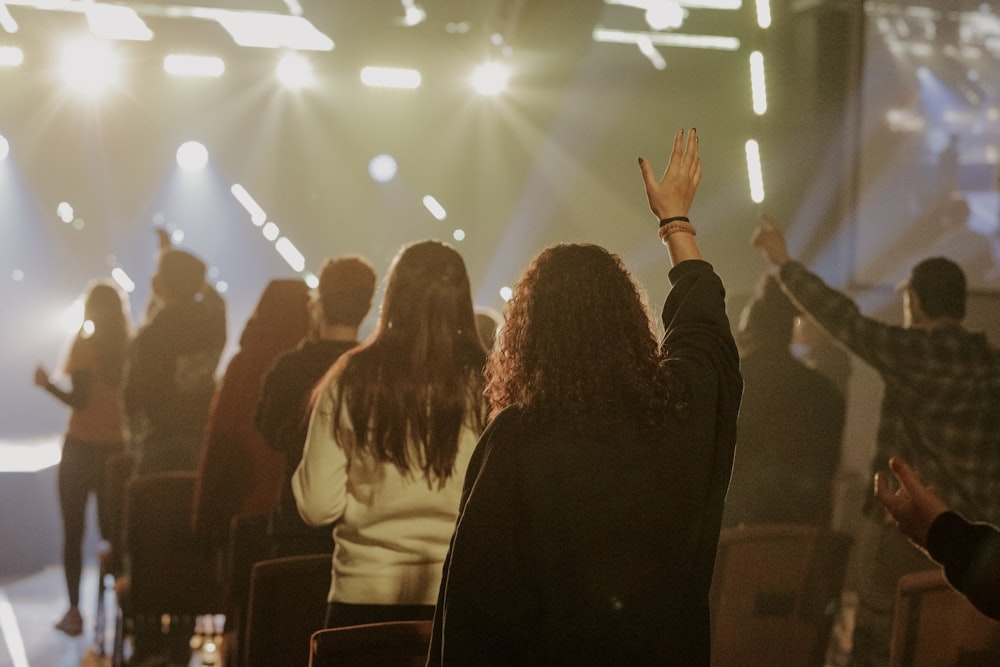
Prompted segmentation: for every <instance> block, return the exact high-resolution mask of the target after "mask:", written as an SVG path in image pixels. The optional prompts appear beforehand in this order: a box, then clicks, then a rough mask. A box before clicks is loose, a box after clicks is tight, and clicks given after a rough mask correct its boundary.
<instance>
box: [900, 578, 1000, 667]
mask: <svg viewBox="0 0 1000 667" xmlns="http://www.w3.org/2000/svg"><path fill="white" fill-rule="evenodd" d="M889 665H890V667H904V666H906V667H925V666H926V667H930V666H932V665H958V666H960V667H977V666H980V665H982V666H984V667H985V666H986V665H991V666H995V665H1000V622H997V621H994V620H993V619H991V618H989V617H987V616H984V615H983V614H982V613H980V612H979V611H978V610H977V609H976V608H975V607H973V606H972V604H970V603H969V601H968V600H966V599H965V598H964V597H963V596H962V594H961V593H959V592H958V591H956V590H955V589H953V588H952V587H951V586H949V585H948V582H947V580H946V579H945V577H944V574H943V573H942V571H941V569H940V568H935V569H932V570H927V571H924V572H916V573H914V574H907V575H905V576H903V577H901V578H900V580H899V587H898V588H897V589H896V608H895V612H894V615H893V627H892V643H891V644H890V650H889Z"/></svg>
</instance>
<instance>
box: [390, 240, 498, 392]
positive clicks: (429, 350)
mask: <svg viewBox="0 0 1000 667" xmlns="http://www.w3.org/2000/svg"><path fill="white" fill-rule="evenodd" d="M377 338H378V339H381V340H383V341H384V342H385V343H386V344H387V345H390V346H392V347H394V348H397V351H399V350H406V351H407V353H408V356H409V357H410V365H411V368H415V367H416V366H421V365H424V366H426V367H425V369H424V370H425V371H428V372H432V373H433V371H434V370H435V365H436V364H439V363H444V364H445V365H446V366H451V365H453V363H454V358H453V357H454V350H455V349H456V347H466V346H468V344H469V343H470V342H471V343H474V345H475V346H476V347H477V348H480V349H481V347H482V346H481V345H480V344H479V339H478V334H477V331H476V323H475V319H474V317H473V312H472V290H471V288H470V286H469V275H468V273H467V272H466V269H465V262H464V261H463V260H462V256H461V255H459V254H458V252H456V251H455V249H454V248H452V247H451V246H449V245H447V244H445V243H442V242H440V241H420V242H417V243H413V244H411V245H409V246H406V247H404V248H403V249H402V250H401V251H400V253H399V254H398V255H397V256H396V258H395V260H393V263H392V267H391V268H390V269H389V278H388V281H387V282H386V288H385V299H384V301H383V302H382V313H381V317H380V319H379V327H378V332H377ZM442 355H445V356H446V357H447V358H441V356H442Z"/></svg>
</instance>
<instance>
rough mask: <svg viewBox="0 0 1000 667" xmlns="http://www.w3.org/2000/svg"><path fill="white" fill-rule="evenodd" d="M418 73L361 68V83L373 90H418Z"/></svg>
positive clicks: (419, 78)
mask: <svg viewBox="0 0 1000 667" xmlns="http://www.w3.org/2000/svg"><path fill="white" fill-rule="evenodd" d="M420 80H421V77H420V72H418V71H417V70H415V69H405V68H401V67H363V68H361V83H363V84H365V85H366V86H371V87H373V88H419V87H420Z"/></svg>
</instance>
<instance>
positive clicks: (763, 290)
mask: <svg viewBox="0 0 1000 667" xmlns="http://www.w3.org/2000/svg"><path fill="white" fill-rule="evenodd" d="M798 315H799V311H798V309H797V308H796V307H795V305H794V304H793V303H792V302H791V300H790V299H789V298H788V296H787V295H786V294H785V293H784V292H782V291H781V287H780V285H778V280H777V278H775V277H774V276H773V275H771V274H764V275H763V276H761V277H760V280H759V281H758V282H757V288H756V290H755V291H754V294H753V296H752V297H751V298H750V301H749V302H748V303H747V305H746V306H745V307H744V308H743V312H742V313H741V315H740V324H739V330H738V333H739V338H740V339H741V342H742V343H744V344H750V345H754V346H756V345H769V346H773V347H781V348H787V347H788V344H789V343H790V342H791V340H792V332H793V330H794V326H795V318H796V317H797V316H798Z"/></svg>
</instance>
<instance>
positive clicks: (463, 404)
mask: <svg viewBox="0 0 1000 667" xmlns="http://www.w3.org/2000/svg"><path fill="white" fill-rule="evenodd" d="M485 362H486V350H485V349H484V348H483V346H482V343H481V342H480V340H479V334H478V333H477V331H476V323H475V319H474V318H473V314H472V294H471V289H470V286H469V276H468V273H467V272H466V269H465V263H464V262H463V260H462V257H461V255H459V254H458V252H456V251H455V250H454V249H453V248H452V247H451V246H449V245H447V244H444V243H441V242H439V241H421V242H418V243H414V244H412V245H409V246H406V247H404V248H403V249H402V250H401V251H400V253H399V254H398V255H397V256H396V259H395V260H394V261H393V264H392V267H391V268H390V270H389V276H388V279H387V283H386V290H385V297H384V299H383V302H382V310H381V314H380V317H379V322H378V326H377V327H376V330H375V332H374V334H373V335H372V337H371V338H369V340H368V341H366V342H365V343H363V344H362V345H360V346H358V347H356V348H355V349H354V350H352V351H350V352H348V353H347V354H345V355H343V356H342V357H341V358H340V359H339V360H338V362H337V363H336V364H334V366H333V368H332V369H331V370H330V372H329V373H328V377H329V378H332V379H335V380H336V385H337V392H336V395H335V401H334V407H333V415H332V417H333V436H334V438H335V439H336V440H337V442H339V443H342V444H343V445H344V446H345V447H347V448H357V449H359V450H361V451H364V452H367V453H369V454H370V455H371V456H372V457H373V458H375V459H376V460H378V461H382V462H386V463H391V464H393V465H395V466H396V468H398V469H399V470H400V471H401V472H402V473H404V474H408V473H411V472H418V471H419V472H420V473H422V475H423V476H424V477H425V478H426V479H427V481H428V482H429V483H430V482H435V481H436V482H437V483H438V484H439V485H441V484H443V483H444V482H445V481H446V480H447V479H448V478H449V477H450V476H451V474H452V473H453V472H454V467H455V458H456V456H457V454H458V440H459V433H460V431H461V429H462V427H463V426H467V427H469V428H472V429H474V430H475V431H476V432H477V433H481V432H482V430H483V428H484V427H485V423H486V417H487V415H486V401H485V399H484V398H483V375H482V371H483V366H484V364H485ZM345 407H346V412H347V415H348V416H349V417H350V424H347V423H345V420H343V419H342V413H343V410H344V408H345ZM411 443H414V444H416V446H417V450H416V451H414V449H413V448H412V445H411Z"/></svg>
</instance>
